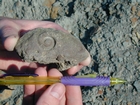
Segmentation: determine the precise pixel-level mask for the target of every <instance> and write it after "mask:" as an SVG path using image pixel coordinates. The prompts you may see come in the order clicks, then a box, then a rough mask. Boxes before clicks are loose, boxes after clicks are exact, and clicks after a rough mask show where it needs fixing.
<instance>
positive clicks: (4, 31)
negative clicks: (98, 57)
mask: <svg viewBox="0 0 140 105" xmlns="http://www.w3.org/2000/svg"><path fill="white" fill-rule="evenodd" d="M38 27H42V28H54V29H56V30H62V31H64V32H67V31H66V30H65V29H63V28H62V27H61V26H59V25H57V24H56V23H53V22H49V21H36V20H18V19H12V18H7V17H0V65H1V66H0V69H1V70H3V71H5V72H6V73H9V72H21V71H22V68H24V69H23V70H27V68H28V69H32V68H33V70H35V69H36V70H35V72H36V73H37V74H39V75H41V76H42V75H43V76H44V75H45V76H62V74H61V73H60V72H59V71H58V70H56V69H51V70H49V71H48V73H47V72H46V70H45V69H47V67H41V66H40V65H37V64H35V63H28V62H24V61H22V60H21V59H20V57H19V56H18V55H17V53H16V52H15V51H14V47H15V45H16V43H17V41H18V39H19V38H20V37H21V36H22V35H23V34H24V33H26V32H28V31H29V30H32V29H34V28H38ZM90 61H91V58H90V55H89V57H88V58H87V59H85V60H84V61H82V62H80V63H79V64H78V65H76V66H74V67H72V68H70V69H68V70H67V73H68V74H69V75H73V74H75V73H76V72H78V71H79V70H80V69H81V68H82V67H83V66H87V65H89V63H90ZM13 65H14V68H13ZM15 67H16V70H15ZM22 72H23V71H22ZM44 87H45V88H44ZM55 87H57V88H55ZM52 90H54V92H51V91H52ZM55 90H58V93H56V92H55ZM59 92H61V93H59ZM24 93H25V94H24V101H23V102H24V103H26V105H28V104H29V105H33V104H34V101H33V100H38V101H36V102H35V103H36V104H37V105H65V104H66V105H82V98H81V91H80V87H79V86H64V85H63V84H60V83H58V84H54V85H52V86H50V87H48V88H47V86H44V85H26V86H24ZM50 94H51V95H50ZM59 94H61V96H62V97H61V96H60V95H59ZM34 96H35V99H33V97H34ZM39 97H40V98H39ZM45 97H47V98H45ZM58 97H59V98H58ZM30 102H31V104H30ZM58 103H59V104H58ZM61 103H62V104H61Z"/></svg>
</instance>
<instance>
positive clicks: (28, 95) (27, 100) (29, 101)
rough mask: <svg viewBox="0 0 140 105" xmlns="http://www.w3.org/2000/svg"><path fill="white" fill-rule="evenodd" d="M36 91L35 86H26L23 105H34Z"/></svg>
mask: <svg viewBox="0 0 140 105" xmlns="http://www.w3.org/2000/svg"><path fill="white" fill-rule="evenodd" d="M34 91H35V85H25V86H24V98H23V105H33V104H34V103H33V102H34Z"/></svg>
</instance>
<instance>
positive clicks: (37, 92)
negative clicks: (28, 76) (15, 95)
mask: <svg viewBox="0 0 140 105" xmlns="http://www.w3.org/2000/svg"><path fill="white" fill-rule="evenodd" d="M35 73H36V74H38V75H39V76H47V71H46V69H45V68H43V67H39V68H38V69H37V70H36V71H35ZM45 90H46V85H36V86H35V101H37V100H38V98H39V97H40V96H41V95H42V93H43V92H44V91H45ZM35 103H36V102H35Z"/></svg>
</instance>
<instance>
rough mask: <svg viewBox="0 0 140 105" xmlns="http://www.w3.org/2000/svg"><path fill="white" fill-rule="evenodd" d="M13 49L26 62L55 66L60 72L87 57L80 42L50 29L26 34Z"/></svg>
mask: <svg viewBox="0 0 140 105" xmlns="http://www.w3.org/2000/svg"><path fill="white" fill-rule="evenodd" d="M15 49H16V51H17V52H18V54H19V56H21V57H22V58H23V60H25V61H27V62H38V63H40V64H56V65H57V68H58V69H59V70H60V71H63V70H66V69H68V68H70V67H72V66H75V65H77V64H78V63H80V62H81V61H83V60H85V59H86V58H87V57H88V52H87V50H86V49H85V47H84V46H83V44H82V43H81V42H80V40H78V39H77V38H75V37H74V36H72V35H71V34H69V33H64V32H62V31H59V30H55V29H51V28H48V29H46V28H36V29H33V30H31V31H29V32H27V33H26V34H25V35H23V36H22V37H21V38H20V39H19V41H18V43H17V45H16V47H15Z"/></svg>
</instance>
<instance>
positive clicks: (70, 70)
mask: <svg viewBox="0 0 140 105" xmlns="http://www.w3.org/2000/svg"><path fill="white" fill-rule="evenodd" d="M90 62H91V57H90V56H89V57H88V58H87V59H85V60H84V61H82V62H80V63H79V64H78V65H76V66H74V67H72V68H70V69H68V74H69V75H73V74H75V73H76V72H78V71H79V70H80V69H81V68H82V67H84V66H88V65H89V64H90Z"/></svg>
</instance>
